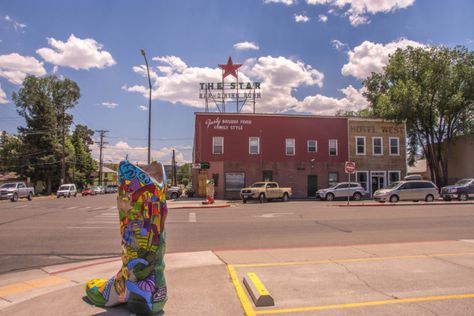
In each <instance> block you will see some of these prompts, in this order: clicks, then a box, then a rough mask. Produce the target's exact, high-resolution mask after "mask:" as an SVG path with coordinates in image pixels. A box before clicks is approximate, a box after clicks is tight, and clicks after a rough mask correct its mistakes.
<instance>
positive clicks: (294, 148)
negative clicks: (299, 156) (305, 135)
mask: <svg viewBox="0 0 474 316" xmlns="http://www.w3.org/2000/svg"><path fill="white" fill-rule="evenodd" d="M288 141H292V142H293V146H292V147H293V153H292V154H289V153H288V150H287V149H288V148H290V147H288ZM285 155H287V156H294V155H296V141H295V139H294V138H286V139H285Z"/></svg>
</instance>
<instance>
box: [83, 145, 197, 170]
mask: <svg viewBox="0 0 474 316" xmlns="http://www.w3.org/2000/svg"><path fill="white" fill-rule="evenodd" d="M189 148H191V149H189ZM91 149H92V156H93V157H94V158H95V159H98V158H99V146H98V145H97V144H94V145H92V146H91ZM173 149H175V157H176V163H178V164H182V163H186V162H191V154H192V147H191V146H178V147H163V148H160V149H153V148H152V149H151V158H152V160H157V161H160V162H162V163H164V164H170V163H171V157H172V155H173ZM102 155H103V158H102V159H103V161H105V162H107V161H110V160H111V161H113V162H119V161H121V160H124V159H125V157H127V156H128V160H130V161H131V162H133V163H136V162H138V163H140V164H145V163H146V162H147V158H148V147H146V146H136V147H134V146H130V145H129V144H128V143H127V142H126V141H124V140H120V141H118V142H117V143H116V144H115V145H107V146H106V147H105V148H104V150H103V152H102Z"/></svg>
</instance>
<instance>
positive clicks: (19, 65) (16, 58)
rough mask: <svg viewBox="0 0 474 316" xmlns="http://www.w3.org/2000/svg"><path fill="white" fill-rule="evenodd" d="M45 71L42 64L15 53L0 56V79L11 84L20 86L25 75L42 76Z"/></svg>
mask: <svg viewBox="0 0 474 316" xmlns="http://www.w3.org/2000/svg"><path fill="white" fill-rule="evenodd" d="M45 74H46V70H45V69H44V67H43V63H41V62H39V61H38V60H37V59H36V58H34V57H30V56H22V55H19V54H17V53H12V54H8V55H0V77H3V78H6V79H7V80H8V81H10V82H11V83H13V84H17V85H19V84H21V83H22V82H23V80H24V79H25V77H26V76H27V75H35V76H43V75H45Z"/></svg>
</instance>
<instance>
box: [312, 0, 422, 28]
mask: <svg viewBox="0 0 474 316" xmlns="http://www.w3.org/2000/svg"><path fill="white" fill-rule="evenodd" d="M414 2H415V0H306V3H308V4H311V5H329V6H330V7H331V10H332V11H331V12H334V11H335V9H337V10H340V11H343V14H344V15H345V16H347V17H348V18H349V21H350V22H351V24H352V25H353V26H358V25H361V24H367V23H370V19H369V17H368V15H370V14H372V15H373V14H377V13H389V12H393V11H396V10H400V9H406V8H407V7H409V6H411V5H412V4H413V3H414Z"/></svg>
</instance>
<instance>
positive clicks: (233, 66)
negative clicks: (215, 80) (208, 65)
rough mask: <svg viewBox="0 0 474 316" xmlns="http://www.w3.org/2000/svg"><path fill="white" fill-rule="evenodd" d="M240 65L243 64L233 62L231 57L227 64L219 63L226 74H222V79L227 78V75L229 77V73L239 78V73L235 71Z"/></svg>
mask: <svg viewBox="0 0 474 316" xmlns="http://www.w3.org/2000/svg"><path fill="white" fill-rule="evenodd" d="M240 66H242V64H233V63H232V58H231V57H229V59H228V60H227V64H225V65H222V64H220V65H219V68H221V69H222V70H224V74H223V75H222V79H225V77H227V76H228V75H232V76H234V77H235V78H237V73H236V72H235V71H236V70H237V69H239V68H240Z"/></svg>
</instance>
